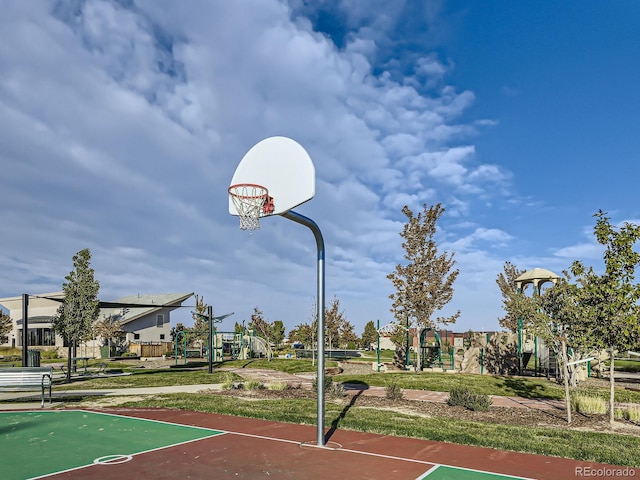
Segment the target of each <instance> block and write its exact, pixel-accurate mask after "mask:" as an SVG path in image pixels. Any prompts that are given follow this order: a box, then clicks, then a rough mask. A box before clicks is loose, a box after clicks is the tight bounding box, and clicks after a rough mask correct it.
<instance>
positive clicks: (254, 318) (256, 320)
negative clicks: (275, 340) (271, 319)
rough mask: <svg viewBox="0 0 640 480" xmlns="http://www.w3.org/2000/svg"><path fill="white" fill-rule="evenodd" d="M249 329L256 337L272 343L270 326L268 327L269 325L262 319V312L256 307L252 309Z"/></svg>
mask: <svg viewBox="0 0 640 480" xmlns="http://www.w3.org/2000/svg"><path fill="white" fill-rule="evenodd" d="M249 328H250V329H252V330H253V331H254V332H255V334H256V335H258V336H260V337H262V338H264V339H265V340H266V341H267V342H271V341H272V339H271V337H272V332H271V325H269V323H268V322H267V321H266V320H265V319H264V316H263V314H262V311H261V310H260V309H259V308H258V307H255V308H254V309H253V313H252V314H251V321H250V322H249Z"/></svg>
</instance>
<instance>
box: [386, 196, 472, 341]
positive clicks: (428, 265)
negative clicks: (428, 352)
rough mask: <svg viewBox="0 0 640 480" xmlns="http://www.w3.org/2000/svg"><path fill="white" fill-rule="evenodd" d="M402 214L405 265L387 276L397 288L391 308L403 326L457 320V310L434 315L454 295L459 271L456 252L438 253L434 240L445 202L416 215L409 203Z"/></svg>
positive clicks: (458, 313)
mask: <svg viewBox="0 0 640 480" xmlns="http://www.w3.org/2000/svg"><path fill="white" fill-rule="evenodd" d="M402 213H403V214H404V215H405V216H406V217H407V220H408V221H407V223H406V224H405V226H404V229H403V231H402V233H400V236H401V237H402V238H403V239H404V241H403V243H402V248H404V250H405V255H404V258H405V259H406V260H407V263H406V264H405V265H397V266H396V268H395V272H393V273H391V274H389V275H387V278H389V279H390V280H391V281H392V282H393V285H394V286H395V288H396V293H393V294H391V295H389V298H391V300H393V306H392V308H391V311H392V312H393V314H394V316H395V318H396V320H397V321H398V323H399V324H401V325H406V324H407V323H409V324H413V323H414V321H415V323H416V324H417V325H418V326H423V327H431V328H434V327H435V321H437V322H439V323H443V324H447V323H454V322H455V321H456V320H457V318H458V317H459V316H460V312H459V311H458V312H456V313H455V314H453V315H452V316H450V317H446V318H443V317H439V318H437V319H436V320H435V321H434V319H433V318H432V316H433V315H434V313H435V312H437V311H438V310H441V309H442V308H443V307H444V306H445V305H446V304H447V303H449V302H450V301H451V299H452V298H453V283H454V282H455V280H456V278H457V277H458V273H460V272H459V270H457V269H455V270H453V267H454V265H455V263H456V261H455V260H454V258H453V257H454V254H453V253H451V254H449V253H447V252H444V253H442V254H439V253H438V246H437V244H436V242H435V240H434V236H435V234H436V230H437V229H436V222H437V221H438V219H439V218H440V217H441V216H442V214H443V213H444V208H443V207H442V206H441V204H439V203H438V204H437V205H435V206H432V207H427V205H426V204H425V205H423V211H422V212H420V213H419V214H418V215H417V216H414V214H413V212H412V211H411V210H410V209H409V207H407V206H405V207H404V208H403V209H402Z"/></svg>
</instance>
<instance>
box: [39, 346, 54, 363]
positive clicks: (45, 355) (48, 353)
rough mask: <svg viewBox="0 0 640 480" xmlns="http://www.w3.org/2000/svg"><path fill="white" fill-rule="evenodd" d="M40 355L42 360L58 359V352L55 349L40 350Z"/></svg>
mask: <svg viewBox="0 0 640 480" xmlns="http://www.w3.org/2000/svg"><path fill="white" fill-rule="evenodd" d="M40 355H41V356H42V359H43V360H54V359H56V358H59V357H58V351H57V350H56V349H55V348H50V349H48V350H41V353H40Z"/></svg>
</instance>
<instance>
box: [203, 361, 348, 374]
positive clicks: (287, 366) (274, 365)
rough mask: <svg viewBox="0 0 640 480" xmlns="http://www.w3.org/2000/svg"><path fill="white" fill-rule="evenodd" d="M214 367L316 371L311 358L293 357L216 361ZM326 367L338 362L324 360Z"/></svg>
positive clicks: (296, 371) (295, 371) (292, 371)
mask: <svg viewBox="0 0 640 480" xmlns="http://www.w3.org/2000/svg"><path fill="white" fill-rule="evenodd" d="M215 366H216V367H221V368H264V369H267V370H278V371H280V372H286V373H316V371H317V365H316V364H314V363H313V362H312V361H311V360H303V359H293V358H274V359H272V360H265V359H262V358H253V359H249V360H229V361H226V362H218V363H216V364H215ZM324 366H325V367H326V368H332V367H337V366H338V362H336V361H335V360H325V363H324Z"/></svg>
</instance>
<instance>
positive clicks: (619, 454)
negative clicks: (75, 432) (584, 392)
mask: <svg viewBox="0 0 640 480" xmlns="http://www.w3.org/2000/svg"><path fill="white" fill-rule="evenodd" d="M124 406H125V407H127V408H129V407H130V408H136V407H139V408H150V407H162V408H177V409H184V410H194V411H200V412H211V413H220V414H226V415H236V416H243V417H250V418H261V419H267V420H274V421H281V422H289V423H298V424H307V425H315V422H316V418H317V417H316V401H315V400H309V399H287V401H286V402H283V401H281V400H256V399H252V400H246V399H242V398H237V397H227V396H222V395H204V394H188V395H185V394H171V395H161V396H157V397H154V398H148V399H145V400H142V401H136V402H129V403H127V404H125V405H124ZM325 422H326V423H325V427H326V428H329V427H331V426H332V425H333V426H335V427H337V428H341V429H346V430H356V431H362V432H370V433H379V434H383V435H398V436H405V437H412V438H423V439H428V440H435V441H442V442H451V443H457V444H463V445H477V446H483V447H489V448H497V449H503V450H511V451H517V452H527V453H536V454H542V455H552V456H558V457H565V458H574V459H578V460H585V461H591V462H602V463H609V464H614V465H628V466H634V467H637V466H640V438H639V437H636V436H631V435H618V434H609V433H599V432H598V433H596V432H583V431H574V430H568V429H559V428H544V427H536V428H531V427H530V426H527V427H520V426H515V425H501V424H487V423H481V422H472V421H461V420H456V419H450V418H441V417H431V418H424V417H419V416H414V415H410V414H402V413H397V412H390V411H386V410H380V409H372V408H366V407H358V406H351V407H348V408H345V405H344V403H341V404H338V403H333V402H331V401H327V402H325Z"/></svg>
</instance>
